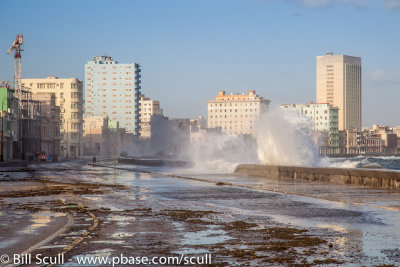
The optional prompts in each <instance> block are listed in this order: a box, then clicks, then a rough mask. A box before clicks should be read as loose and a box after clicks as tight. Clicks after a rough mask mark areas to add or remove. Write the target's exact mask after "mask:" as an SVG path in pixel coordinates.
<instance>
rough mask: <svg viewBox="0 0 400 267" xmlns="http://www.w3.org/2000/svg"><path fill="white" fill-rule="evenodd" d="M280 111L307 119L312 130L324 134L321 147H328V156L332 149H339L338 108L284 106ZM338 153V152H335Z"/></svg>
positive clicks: (304, 105) (302, 105) (328, 105)
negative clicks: (289, 112) (293, 113)
mask: <svg viewBox="0 0 400 267" xmlns="http://www.w3.org/2000/svg"><path fill="white" fill-rule="evenodd" d="M280 108H281V109H282V110H285V111H291V112H295V113H296V114H301V115H304V116H305V117H307V118H309V119H310V121H311V123H312V125H313V130H314V131H317V132H325V133H326V134H323V135H322V137H327V138H323V139H325V140H322V141H323V144H322V146H325V147H330V154H333V153H335V152H334V148H338V147H339V130H338V113H339V112H338V108H337V107H333V106H332V105H330V104H321V103H319V104H315V103H308V104H285V105H281V107H280ZM336 151H337V153H339V150H336Z"/></svg>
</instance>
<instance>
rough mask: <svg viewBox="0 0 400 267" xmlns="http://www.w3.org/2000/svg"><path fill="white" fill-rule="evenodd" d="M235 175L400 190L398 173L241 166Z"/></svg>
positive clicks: (399, 173)
mask: <svg viewBox="0 0 400 267" xmlns="http://www.w3.org/2000/svg"><path fill="white" fill-rule="evenodd" d="M235 173H242V174H246V175H252V176H260V177H266V178H269V179H293V180H296V179H301V180H307V181H317V182H325V183H329V184H347V185H358V186H366V187H375V188H387V189H400V172H397V171H388V170H371V169H344V168H318V167H299V166H272V165H255V164H241V165H239V166H237V167H236V169H235Z"/></svg>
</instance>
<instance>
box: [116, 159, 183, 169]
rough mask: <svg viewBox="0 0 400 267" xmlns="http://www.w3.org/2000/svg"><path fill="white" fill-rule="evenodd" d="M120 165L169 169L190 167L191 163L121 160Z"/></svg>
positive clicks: (158, 160) (161, 160)
mask: <svg viewBox="0 0 400 267" xmlns="http://www.w3.org/2000/svg"><path fill="white" fill-rule="evenodd" d="M118 162H119V163H125V164H133V165H142V166H152V167H160V166H168V167H188V166H190V162H188V161H181V160H164V159H150V158H119V159H118Z"/></svg>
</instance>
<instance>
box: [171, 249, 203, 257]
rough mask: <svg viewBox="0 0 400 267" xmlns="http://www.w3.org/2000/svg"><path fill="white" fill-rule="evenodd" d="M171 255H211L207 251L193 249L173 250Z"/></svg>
mask: <svg viewBox="0 0 400 267" xmlns="http://www.w3.org/2000/svg"><path fill="white" fill-rule="evenodd" d="M172 253H175V254H179V255H195V254H207V253H211V252H210V251H209V250H208V249H203V248H199V249H195V248H182V249H180V250H174V251H172Z"/></svg>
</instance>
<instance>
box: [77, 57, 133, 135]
mask: <svg viewBox="0 0 400 267" xmlns="http://www.w3.org/2000/svg"><path fill="white" fill-rule="evenodd" d="M140 71H141V70H140V66H139V64H137V63H130V64H118V62H117V61H114V60H113V59H112V58H111V57H108V56H97V57H94V59H93V60H92V61H88V62H87V63H86V65H85V108H86V115H87V116H89V117H91V116H108V117H109V118H110V120H112V121H115V122H116V121H118V122H119V125H120V127H121V128H125V129H126V131H127V132H128V133H133V134H134V135H137V136H138V135H139V129H140V118H139V110H140V103H139V100H140V89H141V87H140V78H141V76H140Z"/></svg>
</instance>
